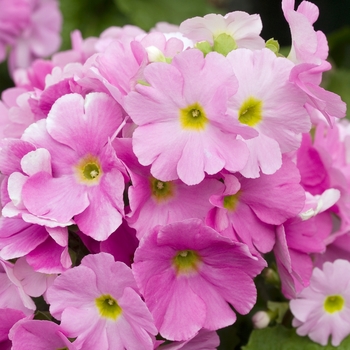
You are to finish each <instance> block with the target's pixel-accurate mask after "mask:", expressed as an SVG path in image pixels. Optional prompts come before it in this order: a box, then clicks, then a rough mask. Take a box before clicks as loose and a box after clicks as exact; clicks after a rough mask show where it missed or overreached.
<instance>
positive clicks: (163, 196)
mask: <svg viewBox="0 0 350 350" xmlns="http://www.w3.org/2000/svg"><path fill="white" fill-rule="evenodd" d="M150 187H151V191H152V197H153V198H154V199H155V200H156V201H157V202H158V203H160V202H165V201H166V200H168V199H169V198H172V197H173V196H174V188H175V186H174V183H173V182H171V181H160V180H158V179H156V178H154V177H151V178H150Z"/></svg>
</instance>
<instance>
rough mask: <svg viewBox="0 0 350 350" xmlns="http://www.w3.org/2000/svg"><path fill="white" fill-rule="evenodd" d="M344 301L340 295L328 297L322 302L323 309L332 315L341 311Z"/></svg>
mask: <svg viewBox="0 0 350 350" xmlns="http://www.w3.org/2000/svg"><path fill="white" fill-rule="evenodd" d="M344 304H345V300H344V298H343V297H342V296H341V295H330V296H328V297H327V298H326V299H325V301H324V309H325V310H326V311H327V312H328V313H330V314H333V313H334V312H338V311H341V310H342V309H343V307H344Z"/></svg>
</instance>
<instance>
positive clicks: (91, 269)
mask: <svg viewBox="0 0 350 350" xmlns="http://www.w3.org/2000/svg"><path fill="white" fill-rule="evenodd" d="M47 299H48V302H49V303H50V312H51V314H52V315H53V316H54V317H55V318H57V319H58V320H61V327H62V329H63V331H64V332H65V334H66V335H67V336H68V337H70V338H77V339H76V341H75V343H74V344H76V345H77V347H79V348H83V349H84V350H93V349H111V348H113V349H118V350H122V349H125V348H126V349H130V350H137V349H140V348H141V349H150V350H151V349H153V347H154V340H155V339H154V337H153V336H154V335H155V334H157V329H156V328H155V326H154V324H153V319H152V316H151V314H150V312H149V310H148V309H147V307H146V305H145V304H144V302H143V301H142V299H141V297H140V296H139V294H138V289H137V286H136V282H135V279H134V277H133V274H132V272H131V269H130V268H129V267H127V266H126V265H125V264H123V263H121V262H115V261H114V259H113V257H112V256H111V255H110V254H107V253H99V254H96V255H91V254H90V255H88V256H86V257H85V258H83V260H82V262H81V265H79V266H77V267H74V268H72V269H71V270H68V271H66V272H64V273H63V274H61V275H60V276H59V277H57V278H56V280H55V282H54V284H53V285H52V286H51V287H50V288H49V289H48V291H47Z"/></svg>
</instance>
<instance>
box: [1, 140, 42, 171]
mask: <svg viewBox="0 0 350 350" xmlns="http://www.w3.org/2000/svg"><path fill="white" fill-rule="evenodd" d="M33 150H35V146H34V145H33V144H32V143H29V142H26V141H22V140H17V139H6V140H2V141H1V145H0V171H1V173H2V174H4V175H10V174H11V173H13V172H15V171H22V169H21V159H22V157H23V156H24V155H26V154H27V153H28V152H31V151H33Z"/></svg>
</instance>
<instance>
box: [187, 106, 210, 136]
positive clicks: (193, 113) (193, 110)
mask: <svg viewBox="0 0 350 350" xmlns="http://www.w3.org/2000/svg"><path fill="white" fill-rule="evenodd" d="M208 122H209V120H208V119H207V117H206V115H205V112H204V109H203V108H202V106H201V105H200V104H199V103H194V104H192V105H190V106H188V107H186V108H182V109H180V123H181V126H182V128H183V129H188V130H195V131H201V130H204V129H205V126H206V125H207V124H208Z"/></svg>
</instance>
